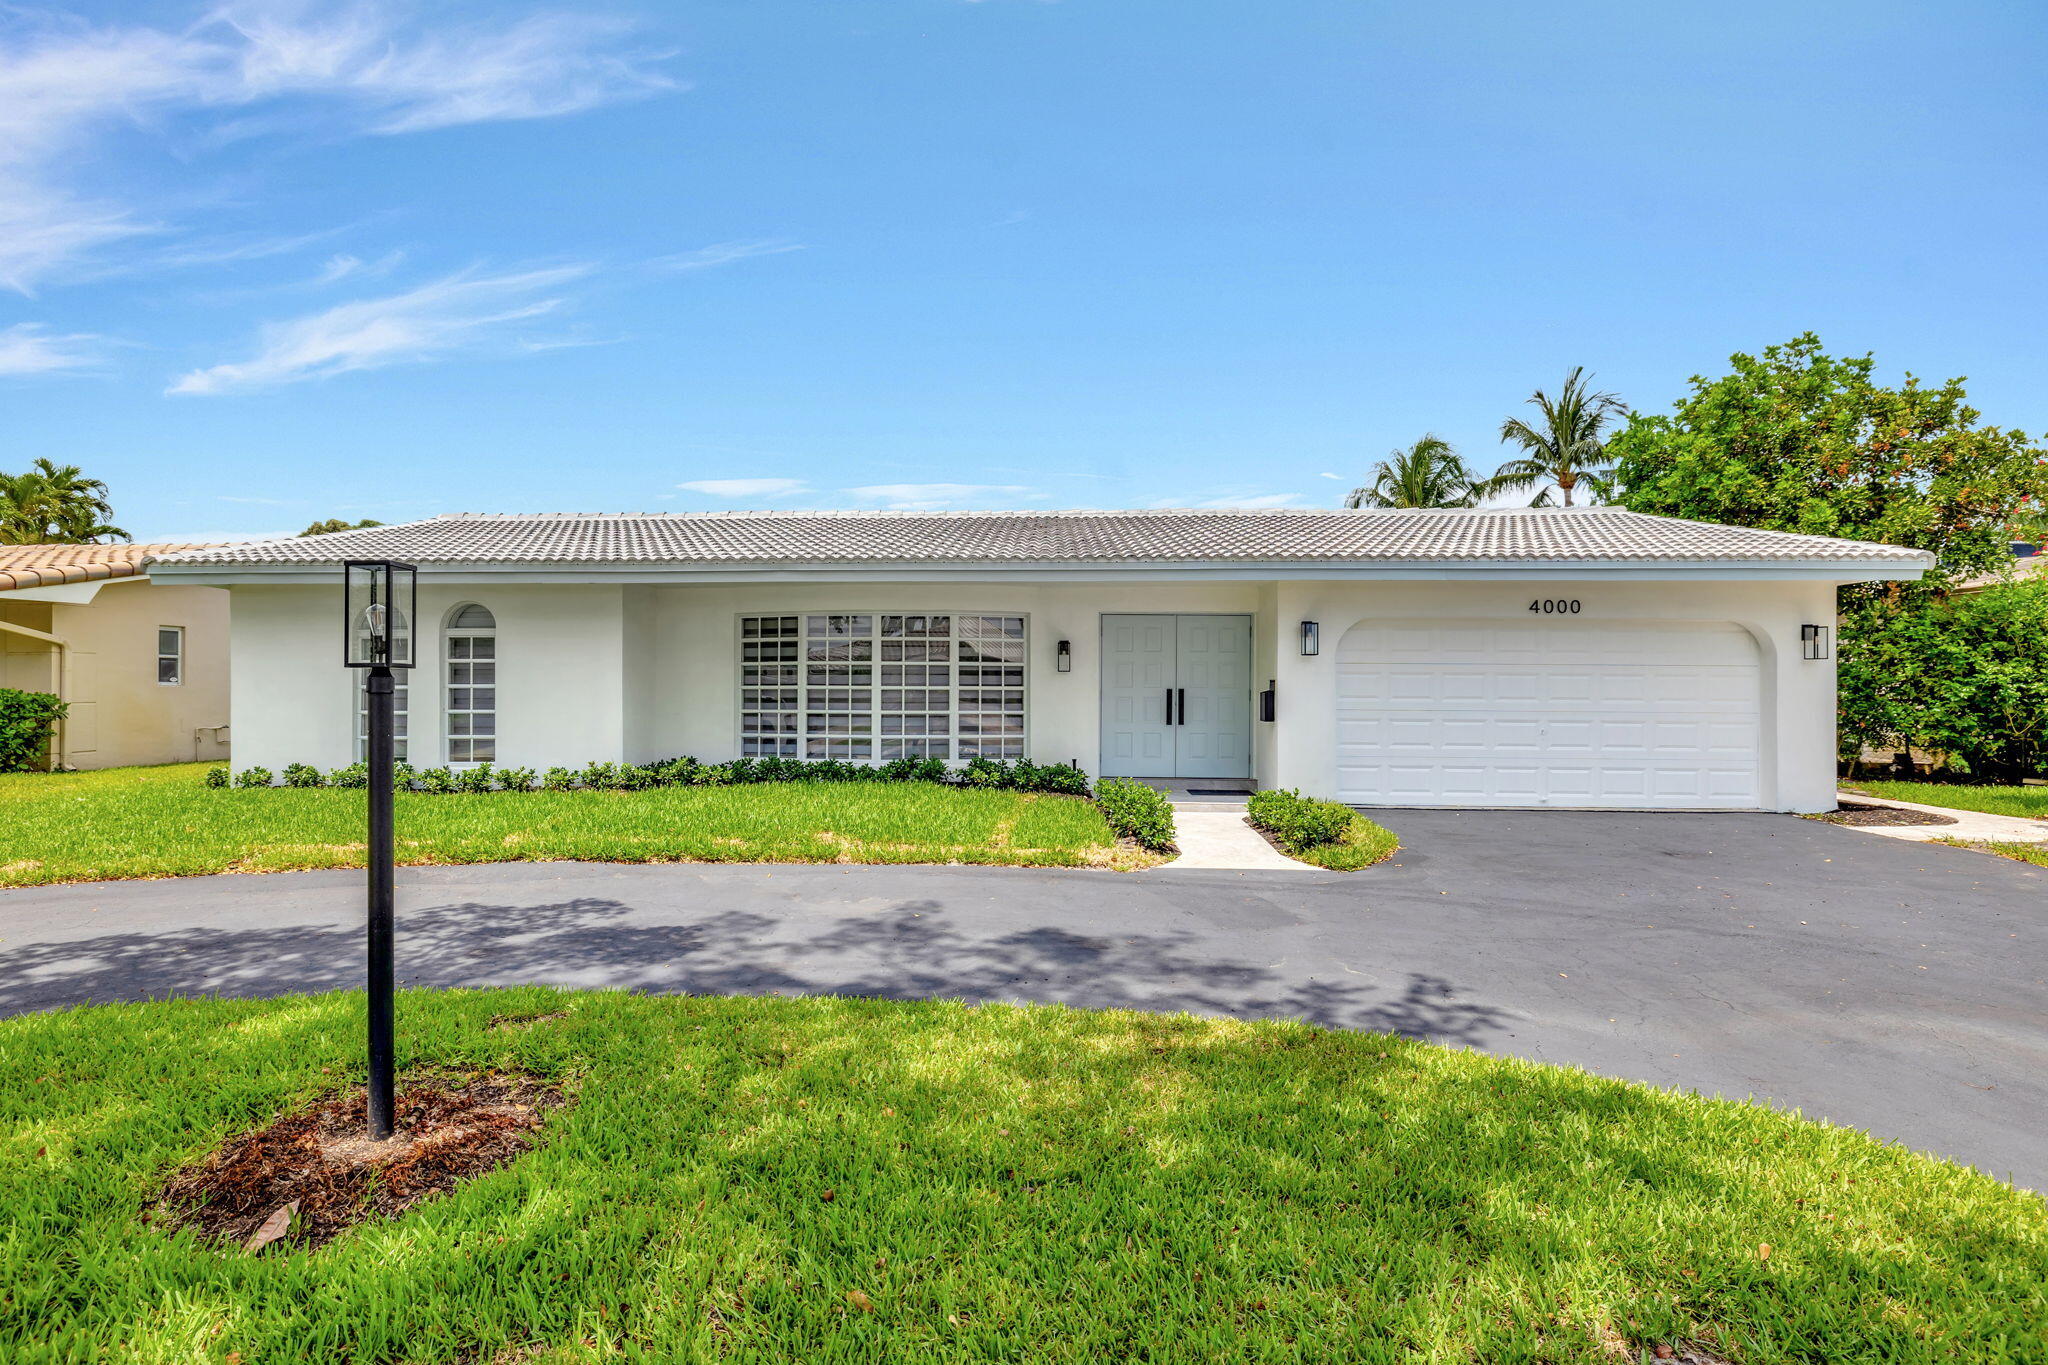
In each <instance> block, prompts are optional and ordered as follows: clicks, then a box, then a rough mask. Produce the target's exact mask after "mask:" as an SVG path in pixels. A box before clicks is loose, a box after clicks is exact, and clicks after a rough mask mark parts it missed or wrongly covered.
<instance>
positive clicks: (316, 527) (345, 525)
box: [299, 517, 384, 537]
mask: <svg viewBox="0 0 2048 1365" xmlns="http://www.w3.org/2000/svg"><path fill="white" fill-rule="evenodd" d="M383 524H384V523H383V522H381V521H372V520H370V519H369V518H368V517H364V518H363V519H362V520H361V521H343V520H342V519H341V518H340V517H329V518H328V519H327V520H325V521H316V522H314V523H313V524H312V525H311V526H308V527H307V528H306V529H305V530H303V531H301V532H299V535H300V536H301V537H304V536H331V535H333V534H334V533H335V532H336V531H361V530H366V529H367V528H369V527H372V526H382V525H383Z"/></svg>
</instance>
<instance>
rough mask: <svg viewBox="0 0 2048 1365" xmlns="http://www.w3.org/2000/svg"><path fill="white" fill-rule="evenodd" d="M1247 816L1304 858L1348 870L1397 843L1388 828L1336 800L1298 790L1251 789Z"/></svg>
mask: <svg viewBox="0 0 2048 1365" xmlns="http://www.w3.org/2000/svg"><path fill="white" fill-rule="evenodd" d="M1245 811H1246V817H1247V818H1248V819H1249V820H1250V821H1251V822H1252V824H1253V825H1254V826H1255V827H1257V828H1259V829H1262V830H1264V831H1266V833H1268V834H1270V835H1272V836H1273V841H1274V842H1275V843H1277V844H1279V845H1280V847H1282V848H1283V849H1286V850H1287V852H1289V853H1291V854H1292V855H1294V856H1295V857H1297V858H1299V859H1301V860H1302V861H1303V862H1308V863H1314V864H1315V865H1316V866H1317V867H1327V868H1329V869H1331V870H1332V871H1337V872H1350V871H1353V870H1355V869H1357V868H1361V867H1369V866H1371V865H1372V864H1373V863H1377V862H1380V861H1382V860H1384V859H1386V858H1387V857H1389V856H1390V855H1391V854H1392V853H1393V852H1394V850H1395V849H1397V848H1399V847H1400V846H1401V845H1400V840H1398V839H1396V838H1395V837H1394V835H1393V833H1392V832H1391V831H1389V830H1387V829H1384V828H1382V827H1381V826H1379V825H1376V824H1374V823H1373V822H1372V821H1370V820H1368V819H1366V818H1365V817H1364V816H1362V815H1360V814H1359V813H1358V812H1357V811H1355V810H1353V809H1351V807H1349V806H1345V805H1340V804H1338V803H1337V802H1335V801H1318V800H1316V799H1315V798H1313V797H1308V796H1303V795H1302V794H1301V793H1300V792H1298V791H1292V790H1288V791H1263V792H1253V793H1252V794H1251V796H1250V797H1249V798H1247V800H1246V801H1245Z"/></svg>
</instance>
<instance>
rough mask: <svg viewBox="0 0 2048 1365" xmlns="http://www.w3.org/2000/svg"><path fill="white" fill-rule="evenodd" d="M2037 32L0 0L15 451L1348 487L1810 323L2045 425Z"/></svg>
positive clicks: (1864, 7)
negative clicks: (1539, 397) (1394, 459)
mask: <svg viewBox="0 0 2048 1365" xmlns="http://www.w3.org/2000/svg"><path fill="white" fill-rule="evenodd" d="M2044 59H2048V11H2043V10H2042V9H2041V7H2040V6H2038V5H2037V4H2034V3H2031V0H2015V2H2014V3H1998V4H1993V3H1985V4H1969V3H1950V4H1945V5H1941V6H1938V7H1937V6H1926V5H1902V4H1886V3H1882V2H1881V0H1859V2H1858V3H1854V4H1821V3H1798V2H1797V0H1792V2H1790V3H1786V2H1785V0H1780V2H1779V3H1773V4H1741V3H1736V4H1721V5H1716V6H1706V7H1700V6H1684V7H1681V6H1664V5H1649V6H1646V5H1642V4H1639V3H1616V4H1592V3H1570V2H1569V0H1566V2H1564V3H1558V4H1552V5H1547V6H1530V5H1527V4H1525V3H1500V4H1492V3H1446V4H1439V5H1411V4H1392V3H1364V2H1362V0H1328V2H1325V0H1283V2H1282V3H1273V4H1245V3H1241V0H1231V2H1230V3H1222V2H1221V0H1059V2H1058V3H1044V2H1043V0H982V2H981V3H967V2H966V0H818V2H817V3H808V2H805V0H751V2H750V3H740V2H739V0H718V3H700V4H695V5H687V6H684V5H661V6H649V7H644V8H634V7H631V6H625V5H622V6H618V7H602V6H593V5H590V4H587V3H579V4H578V5H575V6H565V7H562V8H554V9H550V8H544V7H534V8H527V7H524V6H522V5H520V4H518V3H509V2H504V0H501V3H497V4H491V5H483V6H477V7H475V8H472V9H468V10H464V9H462V8H460V7H458V6H455V5H449V4H435V5H431V6H426V5H421V6H417V7H410V8H409V7H404V6H400V5H395V4H394V5H386V6H362V7H351V6H348V5H339V4H332V3H330V4H324V5H294V4H285V3H233V2H232V0H231V3H229V4H227V5H226V6H224V7H221V8H206V7H203V6H201V7H195V6H187V5H174V4H134V5H119V6H116V5H101V6H86V7H79V8H75V9H68V10H63V11H59V10H44V9H35V8H27V9H21V8H13V9H8V10H6V11H4V12H0V412H4V414H5V417H4V421H0V468H7V469H12V468H19V467H21V466H22V465H25V464H26V463H27V461H28V460H29V459H31V458H33V457H35V456H38V455H48V456H51V457H54V458H56V459H59V460H62V461H68V462H75V463H78V464H81V465H84V466H85V467H86V468H87V469H88V470H89V471H90V472H91V473H93V474H95V475H97V476H100V477H103V478H105V479H106V480H107V481H108V482H109V483H110V484H112V486H113V489H114V493H115V501H116V507H117V511H118V514H119V520H120V521H121V522H122V524H123V525H125V526H126V527H127V528H128V529H129V530H130V531H132V532H134V533H136V534H137V535H138V536H140V537H149V538H160V537H170V536H211V535H223V534H238V535H248V534H259V533H266V532H279V531H283V532H290V531H296V530H297V529H299V527H300V526H302V525H303V524H305V523H306V522H307V521H309V520H311V519H313V518H316V517H325V516H330V515H340V516H348V517H351V518H353V517H362V516H374V517H378V518H380V519H382V520H386V521H396V520H403V519H407V518H412V517H418V516H427V515H432V514H434V513H438V512H445V511H464V510H478V511H628V510H692V509H711V508H718V507H733V506H742V507H761V506H767V507H818V506H824V507H888V506H939V507H1005V506H1013V507H1069V506H1149V505H1174V506H1192V505H1203V504H1214V505H1267V506H1271V505H1309V506H1312V505H1329V504H1332V503H1334V502H1335V501H1336V500H1337V499H1338V498H1340V497H1341V496H1342V494H1343V492H1344V491H1345V490H1346V489H1347V488H1348V487H1350V485H1351V484H1352V483H1353V482H1355V481H1357V480H1358V479H1359V478H1360V477H1361V476H1363V475H1364V474H1365V472H1366V471H1367V469H1368V468H1369V467H1370V465H1371V463H1372V462H1373V461H1374V460H1376V459H1378V458H1380V457H1382V456H1384V455H1385V454H1386V452H1387V450H1388V449H1389V448H1390V447H1392V446H1395V445H1397V444H1404V443H1406V442H1409V441H1412V440H1413V439H1414V438H1415V437H1417V436H1419V435H1421V434H1422V433H1423V432H1425V431H1432V430H1433V431H1436V432H1439V433H1441V434H1442V435H1444V436H1446V437H1448V438H1450V439H1451V440H1452V441H1453V442H1454V443H1455V444H1457V445H1458V446H1459V447H1460V448H1461V449H1462V450H1463V451H1464V452H1465V453H1466V454H1467V455H1468V456H1469V457H1470V458H1471V459H1472V460H1473V461H1474V462H1475V463H1477V464H1480V465H1482V466H1484V467H1486V468H1491V466H1492V464H1493V463H1494V462H1495V461H1497V460H1498V459H1501V458H1504V457H1505V455H1506V453H1507V452H1506V451H1505V450H1503V449H1502V448H1501V447H1500V446H1499V445H1498V442H1497V439H1496V436H1495V432H1496V430H1497V428H1498V425H1499V422H1500V420H1501V418H1502V417H1503V416H1504V415H1506V414H1507V413H1509V412H1510V411H1512V410H1513V409H1514V408H1515V407H1516V405H1517V404H1518V403H1519V402H1520V401H1521V400H1522V399H1523V398H1524V397H1526V396H1527V394H1528V393H1529V391H1530V390H1531V389H1532V388H1535V387H1538V386H1554V385H1555V384H1556V383H1557V382H1558V380H1559V379H1560V378H1561V377H1562V375H1563V373H1564V372H1565V371H1566V370H1567V369H1568V368H1569V367H1571V366H1572V365H1579V364H1583V365H1585V366H1587V367H1589V368H1590V369H1592V370H1593V371H1594V372H1595V374H1596V376H1597V378H1598V380H1599V381H1600V383H1601V384H1602V386H1603V387H1607V388H1611V389H1614V390H1616V391H1618V392H1619V393H1620V394H1621V396H1622V397H1623V398H1625V399H1626V400H1628V401H1629V402H1630V403H1632V404H1634V405H1635V406H1637V407H1640V408H1646V409H1652V410H1655V409H1662V408H1665V407H1667V406H1668V405H1669V404H1670V403H1671V402H1672V401H1673V400H1674V399H1675V398H1676V397H1677V396H1678V395H1679V394H1680V392H1681V391H1682V389H1683V385H1684V381H1685V379H1686V377H1687V376H1688V375H1691V374H1694V373H1698V372H1707V373H1719V372H1720V371H1721V367H1722V365H1723V362H1724V359H1725V357H1726V356H1727V355H1728V354H1729V353H1730V352H1731V351H1735V350H1755V349H1757V348H1760V347H1762V346H1764V345H1766V344H1768V343H1770V342H1773V341H1781V340H1785V339H1787V338H1789V337H1790V336H1792V335H1794V334H1795V333H1797V332H1800V331H1803V330H1806V329H1809V328H1810V329H1814V330H1817V331H1819V332H1820V333H1821V335H1822V337H1823V339H1824V340H1825V341H1826V342H1827V344H1828V345H1829V346H1830V347H1831V348H1832V349H1835V350H1838V351H1845V352H1857V353H1860V352H1863V351H1866V350H1867V351H1874V352H1876V354H1877V357H1878V359H1879V361H1880V364H1881V366H1882V367H1883V369H1884V371H1885V372H1886V373H1887V374H1890V375H1894V376H1895V375H1896V374H1897V373H1898V372H1899V371H1901V370H1902V369H1912V370H1913V371H1915V372H1916V373H1919V374H1921V375H1922V376H1923V377H1931V378H1945V377H1947V376H1949V375H1955V374H1964V375H1968V376H1969V377H1970V392H1971V396H1972V398H1973V400H1974V401H1975V403H1976V405H1977V406H1978V407H1979V408H1981V409H1982V410H1983V411H1984V412H1985V414H1986V417H1987V419H1988V420H1990V421H1994V422H1998V423H2001V424H2003V425H2009V426H2021V427H2024V428H2026V429H2028V430H2029V431H2038V430H2039V429H2040V428H2042V427H2043V426H2048V387H2044V382H2043V381H2044V379H2048V339H2044V338H2048V329H2044V326H2043V307H2042V305H2043V301H2044V291H2043V276H2044V273H2048V253H2044V252H2043V251H2042V250H2041V226H2040V225H2041V224H2042V223H2043V222H2044V221H2048V213H2044V208H2048V204H2044V198H2048V195H2044V184H2043V174H2044V173H2043V167H2044V166H2048V156H2044V146H2043V142H2044V132H2048V101H2044V100H2042V99H2041V98H2040V97H2039V94H2040V81H2039V76H2038V72H2039V71H2040V69H2041V67H2042V63H2043V61H2044ZM1332 476H1335V477H1332Z"/></svg>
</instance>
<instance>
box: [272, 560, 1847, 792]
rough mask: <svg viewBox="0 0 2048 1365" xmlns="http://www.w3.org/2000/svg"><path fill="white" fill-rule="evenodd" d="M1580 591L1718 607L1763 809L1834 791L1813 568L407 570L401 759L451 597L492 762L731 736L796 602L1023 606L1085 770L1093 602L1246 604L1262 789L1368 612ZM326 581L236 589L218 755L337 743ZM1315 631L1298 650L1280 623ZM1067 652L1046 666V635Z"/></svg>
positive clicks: (438, 746)
mask: <svg viewBox="0 0 2048 1365" xmlns="http://www.w3.org/2000/svg"><path fill="white" fill-rule="evenodd" d="M1560 593H1563V594H1566V595H1569V596H1572V597H1576V598H1579V599H1580V600H1581V601H1582V603H1583V614H1582V616H1580V617H1578V618H1575V619H1577V620H1579V621H1598V620H1611V621H1615V622H1617V623H1625V622H1628V621H1632V620H1633V621H1644V620H1659V621H1715V622H1726V621H1733V622H1735V623H1737V624H1739V625H1741V626H1743V627H1744V628H1746V629H1747V630H1748V631H1749V632H1750V633H1751V634H1752V635H1753V636H1754V637H1755V639H1756V641H1757V645H1758V657H1759V663H1760V666H1761V678H1762V689H1763V697H1762V706H1761V711H1762V718H1763V726H1764V737H1763V744H1764V761H1763V773H1762V776H1763V783H1764V793H1765V795H1764V803H1765V805H1766V806H1767V807H1768V808H1772V809H1780V810H1819V809H1826V808H1828V807H1829V806H1831V805H1832V802H1833V791H1834V772H1835V753H1834V720H1835V706H1834V665H1833V663H1832V662H1831V661H1830V662H1826V663H1819V662H1808V661H1806V660H1804V659H1802V658H1801V657H1800V647H1799V627H1800V625H1801V624H1803V623H1805V622H1809V621H1811V622H1823V623H1832V622H1833V620H1834V587H1833V585H1831V584H1829V583H1825V582H1805V581H1798V582H1742V581H1716V580H1705V581H1691V580H1685V581H1662V582H1621V581H1608V580H1578V581H1560V580H1556V579H1553V580H1550V581H1546V582H1541V583H1536V582H1520V581H1508V580H1501V581H1493V582H1471V581H1466V582H1456V581H1429V580H1385V581H1369V582H1331V583H1316V582H1280V583H1272V582H1231V581H1210V582H1156V583H1143V582H1135V583H1134V582H1116V583H1103V582H1093V583H1064V582H1062V583H1049V584H1048V583H1004V582H996V583H990V584H984V585H974V584H958V583H932V584H914V583H832V584H825V583H799V582H791V583H766V584H752V585H705V586H699V585H675V586H670V585H625V586H620V585H560V586H541V585H514V584H507V585H497V584H491V583H485V584H480V585H467V586H465V585H455V584H448V583H441V582H435V581H434V580H433V579H432V578H431V577H425V576H423V578H422V582H421V586H420V607H421V610H420V616H421V618H422V620H423V622H424V623H425V626H426V629H425V630H423V631H422V633H421V636H420V641H419V646H418V654H419V662H420V667H419V668H418V669H417V670H416V671H415V675H414V679H413V696H412V709H411V732H412V733H411V744H412V747H411V756H412V761H413V762H414V763H416V764H420V765H422V766H425V765H429V764H435V763H439V762H442V761H443V757H444V755H445V748H444V743H443V736H442V733H441V720H440V707H439V705H438V700H439V686H438V679H439V677H440V668H441V663H442V659H441V642H440V634H439V626H440V624H441V623H442V622H444V621H445V620H446V619H447V616H448V614H449V612H450V611H451V610H452V609H454V608H455V607H456V606H459V605H460V604H462V603H465V602H472V601H474V602H479V603H482V604H483V605H484V606H486V607H488V608H489V609H490V611H491V612H492V614H493V615H494V616H495V617H496V618H497V622H498V656H499V661H500V682H499V702H498V729H499V739H500V744H499V762H500V763H501V764H518V765H522V766H527V767H534V768H544V767H547V766H550V765H553V764H563V765H568V766H578V765H581V764H584V763H587V762H590V761H592V760H598V759H607V760H613V761H619V760H624V761H631V762H645V761H648V760H651V759H656V758H664V757H670V756H673V755H677V754H684V753H690V754H695V755H697V756H698V757H700V758H705V759H722V758H729V757H732V756H733V755H734V754H735V753H736V752H737V750H738V705H737V696H736V693H737V671H738V662H737V652H738V651H737V645H738V641H737V629H736V622H737V618H738V617H740V616H742V615H752V614H765V613H796V612H804V611H875V612H913V613H914V612H949V613H960V612H988V613H1005V614H1022V615H1023V616H1025V617H1026V618H1027V620H1028V632H1029V644H1030V654H1029V660H1030V662H1029V671H1028V674H1027V686H1028V689H1029V691H1028V703H1027V704H1028V707H1029V734H1028V741H1027V744H1028V750H1029V752H1030V754H1031V756H1032V758H1034V759H1036V760H1037V761H1040V762H1066V761H1068V760H1079V761H1080V763H1081V765H1082V766H1083V767H1084V768H1087V769H1089V770H1091V771H1092V770H1094V769H1095V767H1096V766H1097V757H1098V748H1099V734H1098V721H1099V702H1100V690H1099V682H1098V674H1097V667H1098V663H1099V659H1100V649H1101V616H1102V615H1103V614H1104V613H1105V612H1111V613H1114V612H1204V613H1223V612H1243V613H1245V614H1248V615H1250V616H1252V618H1253V652H1254V660H1255V667H1254V678H1253V691H1254V692H1255V693H1256V692H1257V691H1258V690H1260V689H1262V688H1264V687H1265V685H1266V680H1267V679H1269V678H1270V679H1274V680H1275V681H1276V682H1277V685H1278V691H1279V720H1278V723H1277V724H1272V725H1268V724H1263V723H1260V722H1257V721H1254V722H1253V734H1252V744H1253V756H1254V775H1255V776H1256V777H1257V778H1258V779H1259V781H1260V782H1261V783H1262V784H1263V785H1267V786H1290V787H1300V788H1301V789H1303V790H1304V791H1307V792H1310V793H1313V794H1318V795H1329V794H1332V793H1333V792H1334V790H1335V785H1336V771H1335V769H1336V765H1335V745H1334V739H1335V695H1334V689H1335V677H1336V653H1337V647H1338V644H1339V642H1340V641H1341V640H1342V638H1343V636H1344V633H1345V631H1347V630H1348V629H1349V628H1350V627H1351V626H1352V625H1354V624H1356V623H1357V622H1359V621H1361V620H1365V619H1367V618H1370V617H1463V618H1468V619H1484V618H1496V619H1510V620H1512V619H1521V617H1522V615H1523V614H1525V613H1526V611H1527V607H1528V603H1529V600H1530V598H1531V597H1533V596H1555V595H1559V594H1560ZM337 597H338V593H337V591H336V590H334V589H331V588H325V587H321V588H314V587H269V586H237V587H235V588H234V589H233V606H234V630H233V663H234V670H235V686H234V726H235V729H234V738H235V761H236V763H237V765H238V766H247V765H250V764H262V765H263V766H266V767H269V768H272V769H277V768H281V767H282V766H283V765H284V764H286V763H290V762H295V761H296V762H309V763H315V764H319V765H321V766H323V767H333V766H338V765H340V764H344V763H347V762H349V761H350V760H351V759H352V758H353V756H354V750H353V741H352V728H351V727H352V724H353V721H352V715H353V712H352V706H353V698H354V692H353V689H354V688H355V687H356V686H357V685H358V683H359V680H358V679H357V678H356V677H355V676H354V675H353V674H351V673H349V672H348V671H347V670H344V669H343V668H342V667H341V666H340V658H339V650H340V623H339V619H338V617H339V606H338V603H337V600H336V599H337ZM1304 619H1307V620H1315V621H1318V622H1320V623H1321V626H1322V642H1323V644H1322V653H1321V654H1320V655H1318V656H1316V657H1314V658H1303V657H1302V656H1301V654H1300V652H1299V649H1298V645H1297V638H1298V637H1297V633H1296V632H1297V629H1298V622H1300V621H1302V620H1304ZM1061 639H1066V640H1070V641H1071V642H1072V644H1073V653H1074V667H1073V671H1072V672H1070V673H1059V672H1057V671H1055V669H1054V667H1053V657H1054V649H1055V646H1056V644H1057V642H1058V641H1059V640H1061Z"/></svg>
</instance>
